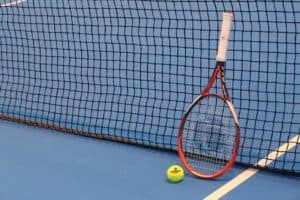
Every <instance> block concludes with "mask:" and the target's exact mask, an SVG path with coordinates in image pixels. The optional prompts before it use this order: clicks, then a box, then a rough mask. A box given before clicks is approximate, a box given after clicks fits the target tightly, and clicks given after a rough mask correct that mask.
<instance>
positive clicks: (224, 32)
mask: <svg viewBox="0 0 300 200" xmlns="http://www.w3.org/2000/svg"><path fill="white" fill-rule="evenodd" d="M232 17H233V13H232V12H224V14H223V22H222V29H221V34H220V39H219V47H218V54H217V61H220V62H225V61H226V53H227V46H228V39H229V33H230V28H231V21H232Z"/></svg>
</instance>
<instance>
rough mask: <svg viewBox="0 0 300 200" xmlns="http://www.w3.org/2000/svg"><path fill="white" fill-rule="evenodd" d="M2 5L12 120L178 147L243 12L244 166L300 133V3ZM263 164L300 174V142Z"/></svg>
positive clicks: (134, 0) (1, 90)
mask: <svg viewBox="0 0 300 200" xmlns="http://www.w3.org/2000/svg"><path fill="white" fill-rule="evenodd" d="M0 3H1V7H0V9H1V12H0V54H1V61H0V63H1V67H0V113H1V118H3V119H8V120H13V121H18V122H23V123H27V124H31V125H37V126H43V127H48V128H52V129H56V130H62V131H66V132H71V133H76V134H82V135H87V136H92V137H98V138H107V139H112V140H118V141H124V142H129V143H135V144H142V145H145V146H151V147H157V148H163V149H172V150H176V148H177V145H176V138H177V130H178V126H179V122H180V119H181V117H182V115H183V112H184V110H185V108H186V107H187V106H188V105H189V104H190V103H191V102H192V100H193V99H194V98H195V97H196V96H197V95H198V94H199V93H200V91H202V90H203V89H204V87H205V86H206V84H207V82H208V78H209V77H210V75H211V73H212V71H213V68H214V66H215V56H216V49H217V42H218V34H219V29H220V24H221V22H222V14H223V11H224V10H232V11H234V22H233V26H232V32H231V36H230V42H229V50H228V53H227V57H228V59H227V66H226V80H227V87H228V92H229V95H230V96H231V99H232V101H233V104H234V105H235V107H236V109H237V111H238V114H239V116H240V123H241V137H242V138H241V148H240V150H239V155H238V159H237V160H238V162H240V163H244V164H251V165H253V164H255V163H256V162H257V161H258V160H259V159H260V158H263V157H264V156H266V155H267V154H268V153H270V152H271V151H273V150H276V148H278V147H279V146H280V145H281V144H283V143H286V142H287V141H288V140H289V139H290V138H292V137H293V136H295V135H297V134H299V128H300V93H299V91H300V66H299V65H300V56H298V55H299V54H300V31H299V29H300V2H299V1H289V0H285V1H283V0H282V1H275V0H274V1H258V2H256V1H245V0H239V1H228V0H225V1H198V0H178V1H169V0H153V1H148V0H80V1H78V0H51V1H49V0H39V1H32V0H27V1H9V0H0ZM295 144H296V143H295V142H293V143H291V145H295ZM260 166H261V167H266V168H269V169H273V170H279V171H281V172H290V173H293V174H297V175H299V174H300V146H299V145H295V147H293V148H292V149H291V150H289V151H287V152H286V153H285V154H284V155H283V156H281V157H280V158H278V159H276V160H274V162H272V163H271V164H270V165H268V166H266V164H260Z"/></svg>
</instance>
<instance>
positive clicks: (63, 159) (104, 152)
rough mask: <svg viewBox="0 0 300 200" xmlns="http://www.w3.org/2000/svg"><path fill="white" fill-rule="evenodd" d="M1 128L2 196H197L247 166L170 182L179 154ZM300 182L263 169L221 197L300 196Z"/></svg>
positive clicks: (291, 199)
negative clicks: (168, 174) (170, 170)
mask: <svg viewBox="0 0 300 200" xmlns="http://www.w3.org/2000/svg"><path fill="white" fill-rule="evenodd" d="M0 130H1V134H0V157H1V165H0V178H1V181H0V199H1V200H15V199H31V200H33V199H43V200H48V199H49V200H53V199H64V200H66V199H72V200H77V199H78V200H79V199H82V200H96V199H97V200H99V199H106V200H117V199H126V200H127V199H128V200H152V199H157V200H158V199H159V200H160V199H162V200H165V199H174V200H177V199H178V200H179V199H189V200H199V199H204V198H205V197H206V196H207V195H209V194H210V193H212V192H213V191H214V190H216V189H218V188H219V187H221V186H222V185H223V184H225V183H227V182H228V181H229V180H230V179H232V178H234V177H235V176H236V175H238V174H239V173H240V172H241V171H243V170H245V168H244V167H241V166H238V165H235V166H234V168H233V169H231V170H230V171H229V173H227V174H226V175H225V176H223V177H221V178H219V179H216V180H201V179H197V178H194V177H192V176H190V175H188V174H186V176H185V179H184V181H183V182H181V183H179V184H172V183H169V182H168V181H167V180H166V175H165V172H166V169H167V167H168V166H169V165H171V164H174V163H179V164H180V160H179V158H178V157H177V154H176V153H172V152H164V151H159V150H153V149H149V148H143V147H136V146H133V145H126V144H122V143H116V142H110V141H104V140H95V139H91V138H86V137H82V136H75V135H69V134H65V133H60V132H55V131H51V130H47V129H42V128H36V127H29V126H24V125H20V124H16V123H12V122H7V121H0ZM299 185H300V179H299V177H298V178H297V177H293V176H283V175H279V174H277V173H273V172H265V171H260V172H259V173H258V174H256V175H255V176H253V177H252V178H250V179H249V180H248V181H246V182H245V183H244V184H241V185H240V186H239V187H237V188H236V189H234V190H233V191H232V192H230V193H228V194H227V195H225V196H224V197H223V198H222V199H228V200H235V199H236V200H240V199H243V200H248V199H249V200H253V199H256V200H260V199H262V200H263V199H274V200H275V199H284V200H299V199H300V190H299Z"/></svg>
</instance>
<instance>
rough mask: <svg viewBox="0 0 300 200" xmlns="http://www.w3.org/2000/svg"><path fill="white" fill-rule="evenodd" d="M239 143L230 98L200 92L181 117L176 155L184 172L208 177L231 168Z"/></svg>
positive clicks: (236, 117) (235, 116)
mask: <svg viewBox="0 0 300 200" xmlns="http://www.w3.org/2000/svg"><path fill="white" fill-rule="evenodd" d="M239 142H240V126H239V120H238V116H237V114H236V111H235V109H234V107H233V104H232V103H231V102H230V100H229V99H228V98H225V97H223V96H221V95H218V94H206V95H200V96H199V97H198V98H197V99H195V100H194V102H193V103H192V104H191V105H190V106H189V108H188V109H187V111H186V113H185V114H184V116H183V118H182V120H181V123H180V127H179V131H178V154H179V157H180V160H181V161H182V163H183V165H184V167H185V168H186V169H187V171H188V172H190V173H191V174H193V175H195V176H197V177H199V178H205V179H212V178H217V177H219V176H221V175H223V174H224V173H226V172H227V171H228V170H229V169H230V168H231V167H232V165H233V164H234V162H235V159H236V156H237V153H238V148H239Z"/></svg>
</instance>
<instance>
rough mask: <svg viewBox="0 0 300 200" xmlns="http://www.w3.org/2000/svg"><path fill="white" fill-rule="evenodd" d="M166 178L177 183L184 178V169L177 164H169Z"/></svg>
mask: <svg viewBox="0 0 300 200" xmlns="http://www.w3.org/2000/svg"><path fill="white" fill-rule="evenodd" d="M167 178H168V180H169V181H170V182H172V183H178V182H180V181H182V180H183V178H184V171H183V169H182V167H181V166H179V165H171V166H170V167H169V168H168V170H167Z"/></svg>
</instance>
